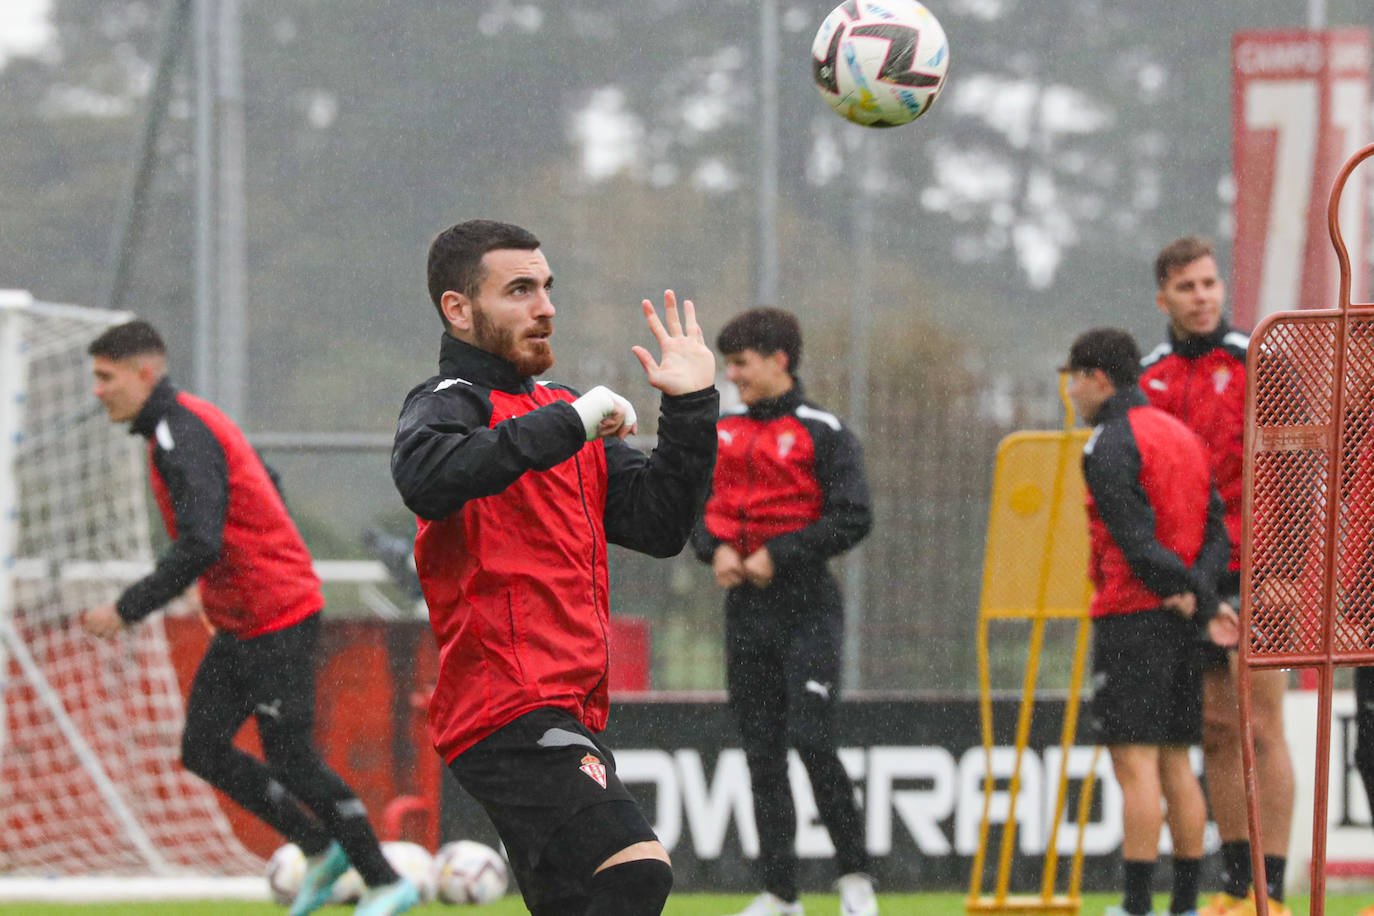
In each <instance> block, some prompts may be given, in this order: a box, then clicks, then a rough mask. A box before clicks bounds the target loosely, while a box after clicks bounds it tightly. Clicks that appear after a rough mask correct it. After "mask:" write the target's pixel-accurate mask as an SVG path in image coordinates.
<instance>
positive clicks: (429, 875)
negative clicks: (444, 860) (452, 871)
mask: <svg viewBox="0 0 1374 916" xmlns="http://www.w3.org/2000/svg"><path fill="white" fill-rule="evenodd" d="M382 855H383V856H385V857H386V860H387V861H388V862H390V863H391V867H392V868H394V869H396V874H398V875H400V876H401V877H402V878H409V879H410V880H411V883H413V884H414V885H415V886H416V887H417V888H419V890H420V900H421V901H423V902H425V903H428V902H429V901H431V900H433V899H434V857H433V856H431V855H430V854H429V850H427V849H425V847H423V846H421V845H420V844H418V843H407V842H403V841H400V840H395V841H387V842H385V843H382ZM366 891H367V885H365V884H364V883H363V879H362V876H361V875H359V874H358V870H357V869H356V868H350V869H349V870H348V871H346V872H344V873H343V874H342V875H340V876H339V880H337V881H335V882H334V886H333V887H332V888H330V889H329V902H330V903H340V904H341V903H357V902H358V900H359V899H361V898H362V895H363V893H364V892H366Z"/></svg>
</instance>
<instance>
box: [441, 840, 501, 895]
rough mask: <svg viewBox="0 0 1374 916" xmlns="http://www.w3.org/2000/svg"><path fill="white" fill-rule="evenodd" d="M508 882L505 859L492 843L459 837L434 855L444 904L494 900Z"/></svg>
mask: <svg viewBox="0 0 1374 916" xmlns="http://www.w3.org/2000/svg"><path fill="white" fill-rule="evenodd" d="M509 883H510V873H509V871H508V870H507V869H506V860H505V859H503V858H501V854H500V853H499V852H497V851H496V850H495V849H492V848H491V847H490V846H484V845H482V844H481V843H476V842H474V841H472V840H457V841H455V842H452V843H445V844H444V845H443V846H441V847H440V848H439V851H438V852H437V853H435V854H434V885H435V889H436V891H437V892H438V894H439V899H440V900H442V901H444V902H445V903H494V902H495V901H497V900H500V899H501V898H502V897H503V896H504V895H505V893H506V887H507V885H508V884H509Z"/></svg>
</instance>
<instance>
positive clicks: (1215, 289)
mask: <svg viewBox="0 0 1374 916" xmlns="http://www.w3.org/2000/svg"><path fill="white" fill-rule="evenodd" d="M1155 282H1156V285H1157V287H1158V288H1157V291H1156V293H1155V304H1156V305H1157V306H1158V307H1159V310H1160V311H1162V312H1163V313H1164V314H1165V315H1167V316H1168V317H1169V329H1168V339H1167V340H1166V341H1165V342H1164V343H1163V344H1160V345H1159V346H1158V347H1156V348H1155V349H1154V350H1153V351H1152V352H1151V353H1150V354H1149V355H1148V356H1146V357H1145V360H1144V363H1143V366H1144V371H1143V372H1142V373H1141V377H1140V387H1141V389H1142V390H1143V391H1144V392H1145V396H1146V397H1147V398H1149V400H1150V403H1151V404H1153V405H1154V406H1155V407H1158V408H1160V409H1162V410H1165V411H1168V412H1169V413H1171V414H1173V415H1174V416H1176V417H1178V418H1179V419H1180V420H1182V421H1183V422H1184V423H1186V424H1187V425H1188V426H1189V427H1190V428H1191V429H1192V430H1193V431H1194V432H1196V433H1197V434H1198V436H1199V437H1200V438H1201V439H1202V441H1203V443H1204V444H1205V445H1206V446H1207V458H1208V461H1209V466H1210V467H1211V469H1212V477H1213V480H1214V482H1215V483H1216V487H1217V490H1218V491H1220V493H1221V498H1222V501H1223V502H1224V503H1225V505H1226V528H1227V531H1228V533H1229V536H1230V540H1231V556H1230V561H1229V563H1228V564H1227V566H1226V569H1225V570H1224V571H1223V573H1222V576H1221V580H1220V582H1219V583H1218V586H1217V589H1218V592H1219V594H1220V596H1221V598H1222V600H1224V601H1226V602H1228V603H1229V604H1230V605H1231V606H1232V607H1233V608H1236V609H1237V610H1239V608H1240V597H1239V596H1240V536H1241V465H1242V461H1243V458H1244V451H1243V449H1242V444H1241V434H1242V433H1243V432H1244V430H1245V353H1246V348H1247V346H1248V345H1249V337H1247V336H1246V335H1245V334H1242V333H1241V332H1239V331H1235V330H1233V329H1232V328H1231V327H1230V325H1229V324H1227V322H1226V319H1225V317H1224V316H1223V307H1224V306H1225V303H1226V286H1225V284H1224V283H1222V281H1221V276H1220V274H1219V271H1218V270H1217V262H1216V257H1215V255H1214V253H1213V249H1212V246H1211V244H1210V243H1209V242H1207V241H1206V240H1204V239H1200V238H1196V237H1193V236H1188V237H1185V238H1181V239H1178V240H1176V241H1174V242H1171V243H1170V244H1169V245H1166V246H1165V247H1164V248H1163V249H1162V250H1161V251H1160V252H1159V254H1158V256H1157V257H1156V258H1155ZM1287 683H1288V672H1286V671H1281V670H1277V669H1269V670H1257V671H1252V672H1251V674H1250V690H1251V695H1250V708H1251V712H1252V717H1253V722H1254V736H1255V775H1256V778H1257V782H1258V785H1259V806H1260V822H1261V824H1262V825H1263V827H1264V846H1265V849H1264V871H1265V878H1266V880H1267V883H1268V885H1269V887H1268V891H1269V897H1270V902H1269V912H1270V913H1272V914H1274V916H1288V909H1287V907H1285V906H1284V905H1283V902H1282V901H1283V883H1284V870H1285V865H1286V864H1287V857H1288V841H1289V833H1290V831H1291V828H1292V821H1293V792H1294V785H1293V760H1292V757H1291V756H1290V755H1289V752H1288V742H1287V740H1286V738H1285V737H1284V729H1283V694H1284V689H1285V687H1286V686H1287ZM1236 684H1237V681H1236V669H1235V659H1234V654H1233V653H1230V652H1227V651H1225V650H1222V649H1218V648H1215V647H1206V646H1204V647H1203V674H1202V716H1203V718H1202V752H1203V765H1204V770H1205V772H1206V775H1207V794H1208V796H1209V798H1210V799H1211V802H1212V815H1213V816H1214V817H1215V818H1216V822H1217V829H1218V831H1219V832H1220V834H1221V857H1222V866H1223V873H1222V881H1223V886H1222V890H1221V893H1219V894H1216V895H1215V896H1214V897H1213V898H1212V899H1211V900H1210V901H1209V902H1208V903H1207V905H1206V906H1204V907H1203V908H1202V909H1201V910H1200V911H1199V913H1200V916H1228V914H1229V916H1245V914H1246V913H1247V912H1248V913H1251V914H1253V913H1254V912H1255V901H1254V897H1253V896H1251V895H1248V892H1249V890H1250V883H1251V867H1250V840H1249V832H1250V827H1249V822H1248V820H1247V814H1246V807H1245V786H1244V783H1243V782H1242V781H1241V746H1240V740H1241V739H1240V709H1239V706H1238V701H1237V699H1236ZM1233 911H1234V912H1233Z"/></svg>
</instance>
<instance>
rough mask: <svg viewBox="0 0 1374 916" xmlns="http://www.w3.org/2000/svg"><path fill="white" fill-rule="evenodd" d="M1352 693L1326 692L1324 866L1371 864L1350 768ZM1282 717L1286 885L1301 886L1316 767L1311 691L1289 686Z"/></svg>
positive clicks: (1363, 805) (1364, 801) (1365, 810)
mask: <svg viewBox="0 0 1374 916" xmlns="http://www.w3.org/2000/svg"><path fill="white" fill-rule="evenodd" d="M1354 715H1355V694H1354V691H1352V690H1333V691H1331V756H1330V759H1329V761H1328V766H1329V767H1330V770H1328V772H1329V774H1330V779H1329V781H1328V782H1327V797H1326V798H1327V802H1326V805H1327V807H1326V816H1327V820H1326V822H1327V825H1328V829H1327V834H1326V861H1327V864H1328V865H1331V864H1334V863H1337V862H1341V863H1360V864H1362V865H1365V866H1368V865H1369V864H1370V863H1371V862H1374V850H1371V847H1370V843H1369V827H1370V824H1369V800H1368V798H1366V797H1365V793H1364V785H1363V784H1362V783H1361V781H1360V775H1359V772H1358V771H1356V770H1355V769H1354V762H1353V756H1354V748H1353V747H1352V746H1351V742H1353V741H1354V740H1355V727H1354V723H1352V722H1350V719H1351V718H1352V717H1353V716H1354ZM1283 718H1284V722H1285V724H1286V726H1287V733H1288V747H1289V750H1290V751H1292V753H1293V774H1294V775H1295V776H1296V777H1297V779H1296V783H1297V792H1296V795H1297V798H1296V800H1295V803H1294V809H1293V810H1294V811H1296V812H1298V816H1296V817H1294V818H1293V836H1292V839H1291V841H1290V846H1289V850H1288V860H1289V861H1290V862H1293V863H1300V864H1297V865H1296V866H1294V865H1290V866H1289V868H1288V875H1289V878H1290V881H1289V886H1290V887H1294V886H1296V887H1300V888H1301V887H1306V886H1307V884H1308V881H1307V878H1308V874H1307V872H1308V867H1307V864H1308V863H1309V862H1310V861H1311V859H1312V812H1313V808H1314V806H1313V802H1314V801H1315V792H1316V771H1317V766H1316V765H1317V741H1316V730H1317V729H1316V723H1317V718H1318V717H1317V691H1315V690H1290V691H1289V692H1288V693H1287V694H1286V695H1285V696H1284V698H1283Z"/></svg>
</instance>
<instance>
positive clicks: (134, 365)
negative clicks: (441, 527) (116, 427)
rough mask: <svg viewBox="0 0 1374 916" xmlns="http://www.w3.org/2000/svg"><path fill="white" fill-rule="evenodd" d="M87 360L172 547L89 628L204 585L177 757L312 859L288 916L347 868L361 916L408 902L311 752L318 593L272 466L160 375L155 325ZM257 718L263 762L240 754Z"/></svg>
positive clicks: (304, 908)
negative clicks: (357, 881)
mask: <svg viewBox="0 0 1374 916" xmlns="http://www.w3.org/2000/svg"><path fill="white" fill-rule="evenodd" d="M89 353H90V355H91V359H92V364H91V371H92V374H93V375H94V377H95V386H94V393H95V396H96V397H97V398H99V399H100V402H101V403H102V404H103V405H105V410H106V412H107V413H108V414H109V416H110V420H111V421H113V422H115V423H128V424H129V431H130V432H131V433H134V434H135V435H139V436H142V437H143V438H144V439H147V440H148V455H149V466H148V473H149V477H150V478H151V482H152V488H153V495H154V497H155V498H156V500H157V505H158V508H159V509H160V510H161V512H162V518H163V521H164V522H165V523H166V526H167V533H168V534H169V535H170V536H171V538H172V544H171V547H169V548H168V549H167V551H166V552H165V553H163V554H162V556H160V557H159V558H158V560H157V564H156V566H155V567H154V568H153V571H152V572H151V573H150V574H148V575H147V576H145V577H144V578H142V579H140V580H139V581H138V582H135V583H134V584H133V585H131V586H129V587H128V588H127V589H125V590H124V593H123V594H121V595H120V596H119V600H118V601H116V602H115V603H114V604H110V605H104V606H101V607H97V608H93V609H91V610H89V611H87V612H86V614H85V616H84V617H83V619H82V623H83V625H84V626H85V628H86V630H87V631H88V632H89V633H90V634H91V635H93V636H98V637H111V636H114V635H115V634H116V633H118V632H119V631H121V630H123V629H124V628H125V627H129V626H133V625H134V624H136V623H137V622H138V621H140V620H142V619H143V618H144V617H147V616H148V615H149V614H151V613H153V612H154V611H156V610H158V609H159V608H161V607H162V606H163V605H165V604H167V603H168V602H169V601H171V600H172V599H174V598H176V597H177V596H178V595H180V594H181V593H182V592H183V591H185V590H186V589H187V588H189V587H190V586H192V585H194V584H196V583H197V582H198V583H199V598H200V604H201V607H202V609H203V611H204V613H205V616H206V618H207V619H208V620H209V622H210V623H211V624H212V625H213V626H214V627H215V631H216V632H215V635H214V637H213V638H212V639H211V640H210V646H209V648H208V649H206V651H205V656H204V658H202V659H201V662H200V666H199V667H198V668H197V669H196V676H195V680H194V681H193V682H192V684H191V695H190V697H189V699H188V700H187V704H186V728H185V731H184V732H183V733H182V736H181V761H182V763H183V764H184V765H185V766H186V769H188V770H190V771H191V772H192V773H195V774H196V775H197V776H199V777H200V778H202V779H204V780H205V781H206V782H208V783H210V784H211V785H212V786H214V787H215V788H217V789H219V790H220V791H221V792H223V793H224V794H226V795H228V796H229V797H230V798H232V799H233V800H234V801H236V802H238V804H240V805H241V806H243V807H244V808H245V809H246V810H248V811H250V812H252V813H253V814H255V815H257V816H258V817H259V818H261V819H262V820H263V821H265V822H267V824H268V825H270V826H271V827H272V828H273V829H274V830H276V831H277V832H278V833H280V834H281V835H282V836H284V837H285V838H286V839H287V840H289V841H290V842H292V843H295V844H296V845H298V846H300V848H301V850H302V851H303V852H304V853H305V854H306V856H307V857H308V860H309V862H310V867H309V868H308V870H307V873H306V877H305V881H304V883H303V884H302V886H301V890H300V893H299V894H298V895H297V897H296V900H295V902H294V903H293V904H292V906H291V910H290V913H291V916H304V914H307V913H311V912H314V911H315V910H317V909H319V908H320V907H322V906H324V905H325V904H326V903H328V902H329V895H330V888H331V887H332V885H333V884H334V882H335V881H337V880H338V879H339V878H340V877H341V876H342V875H343V874H344V872H346V871H347V870H348V867H349V865H350V863H351V864H352V865H353V866H354V867H355V868H357V870H358V874H359V875H360V876H361V877H362V879H363V881H364V882H365V883H366V884H367V886H368V892H367V893H366V894H365V895H364V896H363V899H362V901H361V902H360V903H359V904H358V908H357V911H356V912H357V914H358V916H390V914H395V913H401V912H404V911H405V910H408V909H410V908H411V907H413V906H415V905H416V904H418V903H419V902H420V895H419V891H418V889H417V888H416V887H415V885H414V884H413V883H411V882H410V881H409V880H407V879H405V878H402V877H400V876H399V875H397V874H396V872H395V870H393V869H392V867H391V866H390V865H389V864H388V863H387V861H386V859H385V858H384V857H383V855H382V851H381V848H380V847H379V845H378V843H377V837H376V835H375V834H374V833H373V831H372V827H371V825H370V824H369V823H368V821H367V813H366V811H364V810H363V804H362V802H360V801H359V800H358V797H357V796H356V795H354V794H353V790H352V789H350V788H349V787H348V786H347V785H346V784H345V783H344V781H343V780H342V779H340V778H339V777H338V775H337V774H336V773H334V771H333V770H331V769H330V768H329V767H328V766H327V765H326V764H325V763H324V761H323V760H321V759H320V757H319V755H318V754H317V753H316V751H315V749H314V748H313V747H312V746H311V744H310V732H311V727H312V723H313V721H314V716H315V665H314V654H315V646H316V644H317V642H318V641H319V632H320V611H321V610H322V609H323V607H324V596H323V594H321V592H320V581H319V579H318V578H317V577H316V576H315V571H314V568H313V566H312V564H311V560H310V554H309V552H308V551H307V550H306V547H305V541H304V540H303V539H302V538H301V535H300V532H299V531H297V529H296V525H295V523H294V522H293V521H292V520H291V516H290V515H288V514H287V511H286V505H285V504H284V503H283V502H282V499H281V496H280V494H279V493H278V492H277V488H276V484H275V481H274V480H273V478H272V475H271V473H270V472H269V471H268V469H267V467H266V466H265V465H264V464H263V463H262V460H261V459H260V458H259V457H258V454H257V452H256V451H254V449H253V447H252V446H251V445H249V443H248V440H247V439H245V438H244V435H243V433H242V432H241V431H240V430H239V428H238V427H237V426H236V425H234V422H233V421H232V420H230V419H229V418H228V417H226V416H225V415H224V414H223V413H222V412H220V410H219V409H218V408H217V407H215V406H214V405H213V404H211V403H209V402H208V401H204V400H201V399H200V398H197V397H195V396H193V395H190V394H188V393H186V392H184V391H179V390H177V388H176V387H175V386H174V385H173V384H172V382H171V380H170V379H168V378H167V350H166V347H165V346H164V345H163V342H162V338H161V337H160V336H159V335H158V333H157V331H156V330H155V329H154V328H153V326H152V325H150V324H148V323H147V322H144V321H131V322H129V323H127V324H122V325H119V326H117V327H113V328H110V329H109V330H108V331H106V332H105V333H103V334H101V335H100V336H99V337H97V338H96V339H95V341H94V342H92V343H91V345H90V347H89ZM249 716H254V717H255V718H256V719H257V724H258V734H259V736H260V737H261V738H262V747H263V753H264V754H265V755H266V757H267V762H266V763H265V764H264V763H263V762H262V761H260V760H258V759H257V758H255V757H253V756H251V755H249V754H245V753H244V752H242V751H240V750H238V749H237V748H235V747H234V746H233V740H234V735H235V733H237V732H238V730H239V727H240V726H241V725H243V723H244V720H246V719H247V718H248V717H249Z"/></svg>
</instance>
